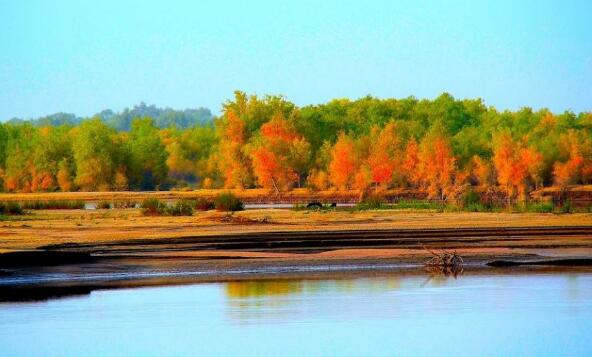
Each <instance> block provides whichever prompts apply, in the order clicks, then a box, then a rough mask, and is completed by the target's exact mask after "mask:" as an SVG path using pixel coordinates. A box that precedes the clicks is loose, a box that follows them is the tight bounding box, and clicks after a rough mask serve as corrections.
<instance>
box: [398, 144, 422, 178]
mask: <svg viewBox="0 0 592 357" xmlns="http://www.w3.org/2000/svg"><path fill="white" fill-rule="evenodd" d="M419 164H420V162H419V145H418V144H417V141H416V140H415V138H412V139H411V140H409V141H408V142H407V144H406V146H405V152H404V161H403V163H402V165H401V173H402V175H403V177H404V178H405V180H406V181H407V183H408V184H411V185H412V186H414V187H418V186H419V185H420V184H421V181H422V172H421V170H420V169H419V167H420V166H419Z"/></svg>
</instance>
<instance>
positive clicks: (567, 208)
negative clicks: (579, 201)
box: [559, 201, 574, 213]
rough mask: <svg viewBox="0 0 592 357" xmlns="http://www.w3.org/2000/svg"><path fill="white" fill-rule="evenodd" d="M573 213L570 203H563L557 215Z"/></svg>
mask: <svg viewBox="0 0 592 357" xmlns="http://www.w3.org/2000/svg"><path fill="white" fill-rule="evenodd" d="M573 211H574V207H573V205H572V203H571V201H565V202H563V204H562V205H561V207H559V213H572V212H573Z"/></svg>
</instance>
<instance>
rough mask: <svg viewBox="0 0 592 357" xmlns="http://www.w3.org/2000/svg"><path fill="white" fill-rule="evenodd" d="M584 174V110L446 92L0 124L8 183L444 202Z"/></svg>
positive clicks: (590, 120)
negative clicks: (497, 104) (329, 193)
mask: <svg viewBox="0 0 592 357" xmlns="http://www.w3.org/2000/svg"><path fill="white" fill-rule="evenodd" d="M591 182H592V113H577V114H576V113H573V112H570V111H566V112H563V113H552V112H550V111H549V110H547V109H542V110H538V111H533V110H532V109H530V108H522V109H520V110H517V111H507V110H506V111H498V110H497V109H495V108H493V107H488V106H486V105H485V104H484V103H483V101H482V100H481V99H464V100H458V99H455V98H453V97H452V96H451V95H449V94H446V93H444V94H442V95H440V96H439V97H437V98H435V99H434V100H426V99H423V100H419V99H416V98H414V97H409V98H403V99H394V98H389V99H379V98H375V97H371V96H367V97H363V98H360V99H357V100H349V99H334V100H331V101H330V102H328V103H324V104H319V105H307V106H303V107H298V106H297V105H295V104H294V103H292V102H290V101H288V100H287V99H286V98H284V97H282V96H276V95H266V96H257V95H247V94H245V93H244V92H240V91H237V92H235V94H234V97H233V98H232V99H229V100H228V101H226V102H225V103H224V104H223V105H222V113H221V115H220V116H219V117H216V118H214V117H213V116H212V115H211V113H210V111H209V110H207V109H204V108H200V109H195V110H185V111H175V110H172V109H159V108H156V107H154V106H146V105H145V104H143V103H142V104H141V105H139V106H136V107H134V108H132V109H126V110H124V111H122V112H120V113H114V112H112V111H109V110H106V111H102V112H101V113H99V114H97V115H95V116H94V117H92V118H78V117H76V116H74V115H71V114H56V115H53V116H48V117H45V118H40V119H37V120H34V121H23V120H11V121H8V122H6V123H3V124H0V186H1V188H2V189H3V190H4V191H8V192H13V191H16V192H33V191H58V190H62V191H73V190H85V191H94V190H153V189H169V188H173V187H195V188H222V187H225V188H254V187H262V188H268V189H270V190H274V191H284V190H290V189H292V188H295V187H308V188H310V189H313V190H324V189H355V190H360V191H365V190H369V189H386V188H398V187H401V188H411V189H420V190H425V191H427V192H428V193H429V195H430V197H433V198H439V199H446V198H448V197H452V196H453V195H454V194H455V192H456V191H457V190H458V189H459V187H466V186H467V185H472V186H480V187H494V188H496V189H498V190H500V191H503V192H505V193H506V194H507V195H508V196H510V197H519V196H523V195H525V194H526V193H527V192H529V191H531V190H534V189H537V188H540V187H543V186H551V185H557V186H561V187H565V186H567V185H572V184H588V183H591Z"/></svg>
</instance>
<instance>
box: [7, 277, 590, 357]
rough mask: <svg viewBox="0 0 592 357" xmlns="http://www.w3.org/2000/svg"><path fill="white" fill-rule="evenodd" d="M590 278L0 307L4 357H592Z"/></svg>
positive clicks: (246, 289) (126, 294) (140, 294)
mask: <svg viewBox="0 0 592 357" xmlns="http://www.w3.org/2000/svg"><path fill="white" fill-rule="evenodd" d="M591 336H592V275H590V274H584V273H574V274H561V275H504V276H484V275H466V274H465V275H464V276H462V277H459V278H457V279H454V278H443V277H440V278H431V279H430V278H428V277H426V276H396V275H395V276H386V277H375V278H355V279H336V280H266V281H244V282H230V283H208V284H197V285H183V286H168V287H151V288H139V289H123V290H103V291H96V292H93V293H92V294H90V295H87V296H81V297H75V298H66V299H58V300H51V301H47V302H34V303H10V304H0V355H2V356H21V355H31V356H49V355H63V356H89V355H101V356H114V355H122V356H129V355H170V356H172V355H271V356H278V355H302V356H311V355H318V356H328V355H339V356H342V355H357V356H371V355H388V356H393V355H397V356H404V355H429V356H435V355H456V356H465V355H474V356H475V355H479V356H484V355H490V356H511V355H520V356H544V355H549V356H561V355H565V356H586V355H587V356H590V355H592V338H591Z"/></svg>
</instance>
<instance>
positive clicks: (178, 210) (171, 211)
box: [165, 200, 193, 216]
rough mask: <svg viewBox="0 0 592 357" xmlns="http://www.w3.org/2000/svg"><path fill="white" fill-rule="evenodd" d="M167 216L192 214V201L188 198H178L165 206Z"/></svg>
mask: <svg viewBox="0 0 592 357" xmlns="http://www.w3.org/2000/svg"><path fill="white" fill-rule="evenodd" d="M165 213H166V214H167V215H169V216H193V203H192V202H191V201H189V200H179V201H177V202H175V203H174V204H172V205H169V206H167V207H166V210H165Z"/></svg>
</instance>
